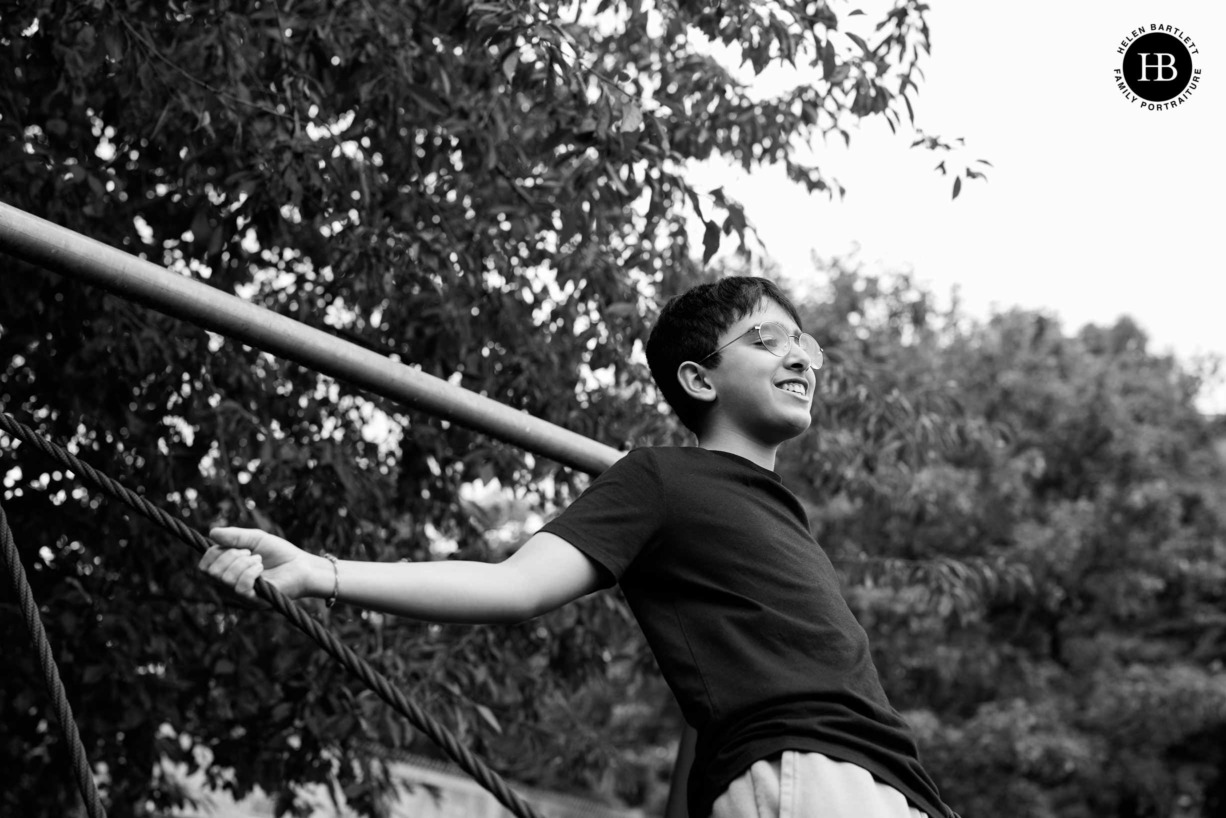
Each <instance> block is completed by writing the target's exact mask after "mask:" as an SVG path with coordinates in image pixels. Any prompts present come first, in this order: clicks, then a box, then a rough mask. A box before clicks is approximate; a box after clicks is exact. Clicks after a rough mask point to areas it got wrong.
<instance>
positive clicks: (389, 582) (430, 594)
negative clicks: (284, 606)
mask: <svg viewBox="0 0 1226 818" xmlns="http://www.w3.org/2000/svg"><path fill="white" fill-rule="evenodd" d="M316 560H317V561H316V562H315V564H314V566H313V568H312V579H311V582H310V583H309V594H310V595H311V596H316V597H320V598H328V597H330V596H331V595H332V591H333V588H334V586H335V585H336V584H339V593H338V599H339V601H341V602H344V603H346V604H349V605H356V606H358V607H362V608H368V609H370V610H375V611H381V612H383V613H389V614H394V615H396V616H405V617H409V618H412V619H420V620H425V621H428V622H457V623H470V624H472V623H507V622H519V621H522V620H524V619H529V618H531V617H532V616H534V615H536V612H537V611H536V605H535V601H534V595H533V594H532V593H530V592H529V591H528V589H526V588H525V587H524V582H523V581H522V579H521V578H520V577H519V576H518V575H517V572H516V571H515V570H514V569H513V568H512V567H510V566H508V565H507V564H506V563H484V562H471V561H465V560H445V561H440V562H393V563H385V562H359V561H354V560H340V561H338V563H337V565H336V573H335V574H334V573H333V567H332V563H330V562H329V561H327V560H325V559H323V558H322V557H319V558H316ZM338 580H339V583H338Z"/></svg>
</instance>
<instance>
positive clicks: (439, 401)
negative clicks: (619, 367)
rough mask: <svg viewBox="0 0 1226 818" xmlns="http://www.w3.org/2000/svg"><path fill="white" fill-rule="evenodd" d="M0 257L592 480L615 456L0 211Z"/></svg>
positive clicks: (201, 286)
mask: <svg viewBox="0 0 1226 818" xmlns="http://www.w3.org/2000/svg"><path fill="white" fill-rule="evenodd" d="M0 251H4V252H7V253H9V254H11V255H13V256H15V257H17V258H20V259H23V260H25V261H28V262H30V263H31V264H35V265H38V266H40V267H44V268H46V269H48V270H51V271H52V272H56V273H60V274H62V275H66V276H69V277H70V278H74V279H77V280H80V281H85V282H88V283H90V284H96V285H98V286H100V287H102V288H104V289H106V290H109V291H110V292H112V293H114V294H116V295H118V296H120V297H122V298H126V299H128V300H131V301H136V302H138V303H140V304H144V305H146V306H149V307H153V308H154V309H156V310H159V311H161V312H164V313H166V314H167V315H173V316H175V317H177V318H182V319H184V320H187V321H190V322H192V323H193V324H197V325H198V326H201V327H204V328H206V329H210V330H213V331H214V332H218V333H221V334H223V335H226V336H228V337H230V338H233V339H236V340H238V341H241V342H243V343H244V344H248V345H250V346H253V347H255V348H257V349H261V350H264V351H265V352H270V353H272V354H274V355H277V356H280V357H282V358H286V359H288V360H291V361H295V362H297V363H299V364H302V365H303V366H306V367H308V368H310V369H313V370H315V371H317V372H321V373H323V374H325V375H331V376H332V377H334V378H337V379H340V380H344V381H348V382H349V383H352V384H354V385H356V386H358V387H361V388H362V389H366V390H368V391H370V392H373V393H374V394H376V395H381V396H383V397H385V398H390V399H392V400H394V401H397V402H399V403H403V404H404V405H406V406H409V407H412V408H414V409H420V410H422V411H425V412H429V413H430V414H433V415H437V416H438V417H441V418H445V419H446V420H449V421H454V422H455V423H459V424H461V425H463V426H467V427H468V428H470V429H475V430H477V431H479V432H483V433H485V434H488V435H490V436H492V437H495V438H498V439H499V440H503V441H506V442H507V443H513V444H515V445H516V446H519V447H520V448H522V449H526V450H528V451H530V452H534V453H536V454H540V455H543V456H545V457H548V458H551V459H553V460H556V461H558V462H559V463H563V464H565V465H567V466H571V467H573V468H576V469H579V470H581V471H584V472H587V473H588V474H599V473H600V472H602V471H604V470H605V469H607V468H608V467H609V466H611V465H612V464H613V463H614V462H615V461H616V460H617V459H618V458H619V457H620V456H621V452H619V451H617V450H616V449H614V448H612V447H610V446H606V445H604V444H602V443H598V442H596V441H594V440H591V439H589V438H586V437H584V436H583V435H580V434H576V433H575V432H572V431H569V430H567V429H563V428H562V427H560V426H556V425H554V424H552V423H548V422H546V421H543V420H540V419H538V418H534V417H532V416H531V415H529V414H527V413H525V412H520V411H518V410H515V409H512V408H511V407H509V406H505V405H503V404H501V403H498V402H497V401H495V400H491V399H490V398H486V397H484V396H481V395H477V394H474V393H472V392H469V391H468V390H466V389H462V388H460V387H458V386H454V385H452V384H450V383H447V382H446V381H444V380H441V379H439V378H436V377H434V376H432V375H427V374H426V373H424V372H421V371H419V370H416V369H413V368H411V367H409V366H405V365H404V364H400V363H396V362H395V361H391V360H389V359H387V358H386V357H384V356H382V355H380V354H378V353H376V352H372V351H370V350H368V349H363V348H362V347H360V346H357V345H356V344H353V343H350V342H349V341H345V340H342V339H340V338H337V337H336V336H333V335H329V334H328V333H326V332H323V331H321V330H317V329H314V328H312V327H308V326H306V325H304V324H301V323H299V322H298V321H295V320H293V319H292V318H287V317H286V316H284V315H279V314H277V313H275V312H272V311H271V310H268V309H265V308H263V307H259V306H257V305H255V304H250V303H248V302H246V301H243V300H242V299H241V298H238V297H237V296H233V295H229V294H227V293H223V292H221V291H220V290H217V289H215V288H213V287H210V286H209V285H207V284H205V283H203V282H200V281H196V280H194V279H191V278H187V277H186V276H181V275H175V274H174V273H171V272H169V271H168V270H166V269H164V268H162V267H159V266H158V265H156V264H153V263H151V262H148V261H145V260H143V259H140V258H137V257H136V256H133V255H130V254H129V253H125V252H123V251H121V250H117V249H115V248H114V247H110V246H108V245H105V244H102V243H101V242H98V241H95V240H93V239H90V238H87V237H85V236H82V235H81V234H79V233H75V232H73V231H71V230H69V229H67V228H64V227H60V226H59V225H56V224H53V223H51V222H49V221H46V220H45V219H40V218H38V217H37V216H33V215H31V214H29V213H26V212H24V211H22V210H19V209H17V208H15V207H12V206H10V205H7V204H4V203H3V202H0Z"/></svg>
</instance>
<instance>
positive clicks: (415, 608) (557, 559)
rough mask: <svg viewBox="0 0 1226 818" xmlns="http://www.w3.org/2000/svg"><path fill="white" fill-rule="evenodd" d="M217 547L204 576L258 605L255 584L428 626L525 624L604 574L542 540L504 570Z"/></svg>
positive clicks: (284, 545) (251, 537)
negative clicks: (333, 598)
mask: <svg viewBox="0 0 1226 818" xmlns="http://www.w3.org/2000/svg"><path fill="white" fill-rule="evenodd" d="M210 534H211V536H212V537H213V539H214V540H216V541H217V542H218V543H219V546H220V547H218V546H214V547H213V548H210V549H209V550H208V551H207V552H205V555H204V556H203V557H201V559H200V568H201V569H202V570H204V571H206V572H207V573H208V574H209V575H210V576H212V577H213V578H214V579H217V580H218V581H220V582H221V583H222V584H224V585H227V586H229V587H230V588H232V589H233V590H234V591H235V592H237V593H238V594H239V595H241V596H244V597H247V598H251V599H254V598H255V592H254V590H253V587H254V585H255V578H256V577H258V576H261V575H262V576H263V577H264V579H265V580H267V581H268V582H271V583H272V584H273V585H275V586H277V589H278V590H280V591H281V592H282V593H284V594H286V595H287V596H289V597H290V598H292V599H300V598H304V597H319V598H328V597H330V596H331V595H332V591H333V588H334V587H336V586H337V585H338V584H339V593H338V598H339V599H340V600H341V601H344V602H346V603H349V604H352V605H358V606H361V607H363V608H369V609H371V610H376V611H382V612H384V613H390V614H396V615H398V616H407V617H411V618H413V619H421V620H426V621H430V622H460V623H479V622H489V623H494V622H503V623H506V622H520V621H523V620H525V619H531V618H532V617H534V616H538V615H540V614H542V613H545V612H546V611H550V610H553V609H554V608H557V607H559V606H561V605H564V604H566V603H567V602H570V601H571V600H573V599H577V598H579V597H581V596H584V595H586V594H589V593H591V592H592V591H594V590H596V588H597V587H598V585H599V580H600V577H599V573H598V570H597V568H596V566H595V564H594V563H592V561H591V560H589V559H588V558H587V557H586V556H585V555H584V554H583V552H581V551H580V550H579V549H577V548H575V547H574V546H573V545H571V544H570V543H568V542H566V540H563V539H562V538H561V537H558V536H556V535H554V534H548V533H540V534H536V535H534V536H533V537H532V538H531V539H529V540H528V542H526V543H524V545H523V546H521V547H520V549H519V550H518V551H516V552H515V553H514V554H512V555H511V556H510V557H509V558H507V559H506V560H504V561H502V562H499V563H485V562H472V561H466V560H445V561H440V562H394V563H384V562H360V561H354V560H340V561H338V562H337V565H336V568H335V573H334V569H333V566H332V563H331V562H329V561H328V560H327V559H325V558H323V557H321V556H317V555H314V554H309V553H307V552H305V551H302V550H301V549H299V548H298V547H297V546H295V545H293V544H292V543H290V542H288V541H286V540H284V539H282V538H280V537H277V536H274V535H272V534H269V533H267V532H265V531H260V530H259V529H250V528H218V529H214V530H213V531H212V532H210Z"/></svg>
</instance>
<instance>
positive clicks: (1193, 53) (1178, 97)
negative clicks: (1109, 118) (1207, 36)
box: [1115, 23, 1202, 111]
mask: <svg viewBox="0 0 1226 818" xmlns="http://www.w3.org/2000/svg"><path fill="white" fill-rule="evenodd" d="M1116 53H1118V54H1120V55H1121V56H1122V57H1123V59H1122V60H1120V62H1119V63H1117V65H1118V66H1119V67H1118V68H1116V69H1115V87H1116V88H1117V89H1118V90H1119V92H1120V93H1121V94H1122V95H1123V96H1124V98H1125V99H1126V100H1127V101H1128V102H1129V103H1130V104H1132V105H1135V106H1136V107H1138V108H1142V109H1144V110H1147V111H1169V110H1171V109H1172V108H1178V107H1179V106H1181V105H1183V104H1184V103H1185V102H1187V101H1188V100H1189V99H1190V98H1191V96H1192V94H1193V92H1195V91H1196V88H1197V86H1198V85H1199V84H1200V81H1201V76H1202V75H1201V69H1199V68H1197V67H1196V65H1195V64H1194V61H1195V60H1196V59H1197V55H1199V54H1200V47H1199V46H1198V45H1197V44H1196V41H1195V40H1193V39H1192V35H1190V34H1188V33H1187V32H1186V31H1184V30H1183V29H1181V28H1179V27H1178V26H1173V25H1169V24H1167V23H1149V24H1148V25H1144V26H1140V27H1139V28H1134V29H1133V30H1132V31H1130V32H1128V33H1127V34H1126V35H1125V36H1124V38H1123V39H1121V40H1120V43H1119V47H1118V48H1117V49H1116Z"/></svg>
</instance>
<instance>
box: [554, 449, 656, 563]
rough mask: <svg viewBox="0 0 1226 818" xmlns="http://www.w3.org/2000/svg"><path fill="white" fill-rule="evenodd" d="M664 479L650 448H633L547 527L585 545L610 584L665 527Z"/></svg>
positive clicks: (588, 555)
mask: <svg viewBox="0 0 1226 818" xmlns="http://www.w3.org/2000/svg"><path fill="white" fill-rule="evenodd" d="M664 518H665V499H664V492H663V485H662V481H661V480H660V476H659V471H658V469H657V468H656V464H655V463H654V461H653V460H652V458H651V456H650V452H649V450H646V449H638V450H635V451H632V452H630V453H629V454H627V455H626V456H625V457H623V458H622V459H621V460H619V461H618V462H616V463H614V464H613V465H612V466H611V467H609V468H608V469H607V470H606V471H605V472H604V473H603V474H601V475H600V476H599V477H597V478H596V480H594V481H593V482H592V484H591V485H590V486H588V488H587V490H586V491H584V492H583V493H582V494H580V495H579V497H578V498H576V499H575V501H574V502H573V503H571V504H570V506H568V507H567V508H566V510H565V511H563V512H562V513H561V514H559V515H558V516H557V517H555V518H554V519H552V520H550V521H549V522H548V523H546V524H545V525H544V526H543V527H542V529H541V530H542V531H546V532H548V533H550V534H554V535H556V536H558V537H561V538H562V539H564V540H566V541H567V542H568V543H570V544H571V545H573V546H574V547H575V548H578V549H579V550H580V551H582V552H583V553H584V554H585V555H587V557H588V558H589V559H591V560H593V561H594V562H596V563H597V564H598V565H599V566H600V567H601V568H603V569H604V571H605V574H606V576H605V577H604V585H605V586H606V587H607V586H609V585H612V584H613V583H615V582H617V581H618V580H620V579H621V577H622V575H623V574H624V573H625V572H626V569H627V568H629V567H630V564H631V563H632V562H634V559H635V557H637V556H638V555H639V553H640V552H641V551H642V550H643V548H644V547H645V546H647V545H648V544H649V543H650V542H651V541H652V540H653V539H654V538H655V537H656V535H657V533H658V532H659V531H660V530H661V529H662V528H663V524H664Z"/></svg>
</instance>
